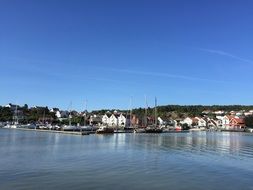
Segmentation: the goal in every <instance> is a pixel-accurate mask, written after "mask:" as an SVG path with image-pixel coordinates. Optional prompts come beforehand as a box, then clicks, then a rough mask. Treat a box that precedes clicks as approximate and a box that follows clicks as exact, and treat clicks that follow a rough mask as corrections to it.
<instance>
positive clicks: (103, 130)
mask: <svg viewBox="0 0 253 190" xmlns="http://www.w3.org/2000/svg"><path fill="white" fill-rule="evenodd" d="M96 133H97V134H113V133H114V129H113V128H110V127H107V126H101V127H99V128H98V130H97V131H96Z"/></svg>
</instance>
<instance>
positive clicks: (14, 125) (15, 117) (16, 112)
mask: <svg viewBox="0 0 253 190" xmlns="http://www.w3.org/2000/svg"><path fill="white" fill-rule="evenodd" d="M13 120H14V121H13V124H11V125H9V128H11V129H16V128H18V127H19V122H18V105H16V108H15V112H14V115H13Z"/></svg>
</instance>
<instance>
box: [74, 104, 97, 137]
mask: <svg viewBox="0 0 253 190" xmlns="http://www.w3.org/2000/svg"><path fill="white" fill-rule="evenodd" d="M86 120H87V100H85V111H84V125H83V126H78V127H77V128H78V129H77V130H79V131H80V132H82V131H93V127H92V126H90V125H87V124H86Z"/></svg>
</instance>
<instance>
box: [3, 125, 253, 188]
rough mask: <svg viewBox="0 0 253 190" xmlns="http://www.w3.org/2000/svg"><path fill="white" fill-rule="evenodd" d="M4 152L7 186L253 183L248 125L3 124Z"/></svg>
mask: <svg viewBox="0 0 253 190" xmlns="http://www.w3.org/2000/svg"><path fill="white" fill-rule="evenodd" d="M0 152H1V157H0V165H1V167H0V189H5V190H6V189H7V190H8V189H36V188H42V189H63V190H64V189H83V188H84V187H85V188H87V189H130V188H131V189H168V187H170V188H171V189H203V187H206V188H208V189H217V185H218V187H219V188H220V189H241V187H243V188H244V189H250V188H251V187H252V185H251V180H252V178H253V136H252V135H249V134H245V133H215V132H195V133H176V134H114V135H89V136H72V135H63V134H52V133H40V132H36V131H18V130H4V129H2V130H1V129H0ZM238 176H239V177H238ZM220 179H222V180H220ZM238 179H239V180H240V183H241V184H243V186H241V185H240V183H238V182H237V181H238Z"/></svg>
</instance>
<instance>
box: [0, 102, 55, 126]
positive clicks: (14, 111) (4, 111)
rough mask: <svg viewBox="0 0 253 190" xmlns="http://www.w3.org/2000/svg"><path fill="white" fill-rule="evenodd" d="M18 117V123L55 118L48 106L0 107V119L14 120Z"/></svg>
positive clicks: (3, 120) (4, 120) (47, 120)
mask: <svg viewBox="0 0 253 190" xmlns="http://www.w3.org/2000/svg"><path fill="white" fill-rule="evenodd" d="M16 119H18V120H19V122H20V123H33V122H38V121H42V120H44V121H46V122H52V121H53V120H55V119H56V116H55V114H54V113H51V112H50V111H49V109H48V107H38V108H30V109H29V108H28V106H27V105H26V104H25V105H24V106H17V108H15V107H12V108H9V107H0V121H1V122H6V121H14V120H16Z"/></svg>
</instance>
